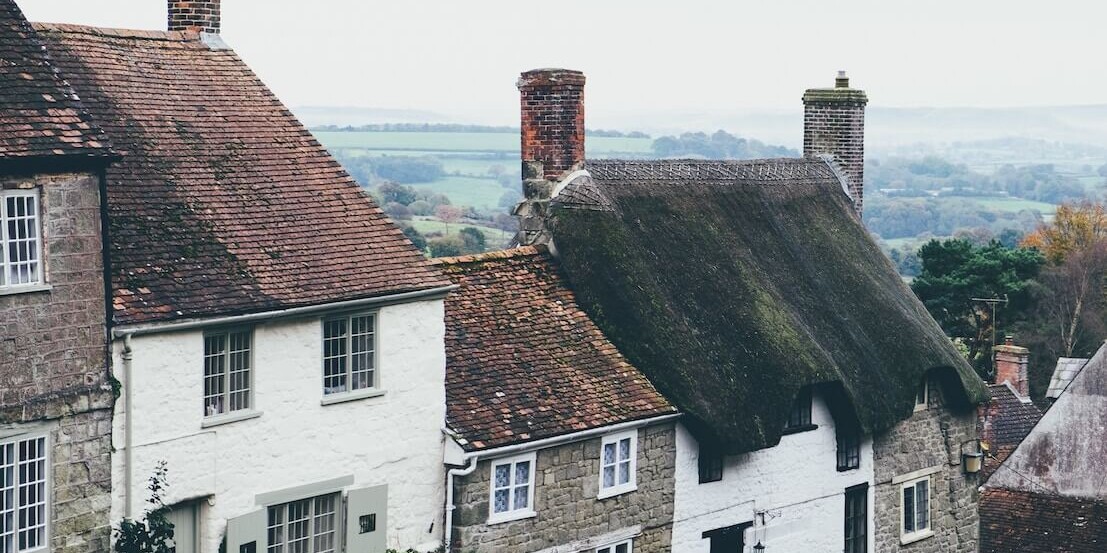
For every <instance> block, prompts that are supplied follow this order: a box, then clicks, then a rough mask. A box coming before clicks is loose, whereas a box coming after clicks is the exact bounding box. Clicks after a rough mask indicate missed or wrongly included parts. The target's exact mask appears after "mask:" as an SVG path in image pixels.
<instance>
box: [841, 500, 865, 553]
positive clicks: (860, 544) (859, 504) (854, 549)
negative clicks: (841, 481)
mask: <svg viewBox="0 0 1107 553" xmlns="http://www.w3.org/2000/svg"><path fill="white" fill-rule="evenodd" d="M845 522H846V528H845V535H846V544H845V545H846V546H845V553H868V550H869V549H868V548H869V538H868V534H869V487H868V485H864V484H862V485H860V486H855V487H852V488H848V489H847V490H846V521H845Z"/></svg>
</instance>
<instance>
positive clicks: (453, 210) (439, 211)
mask: <svg viewBox="0 0 1107 553" xmlns="http://www.w3.org/2000/svg"><path fill="white" fill-rule="evenodd" d="M462 213H464V212H463V211H462V209H461V208H460V207H457V206H453V205H440V206H438V207H436V208H434V216H435V217H437V218H438V220H439V221H442V222H443V223H446V234H449V233H450V223H456V222H458V221H460V220H461V214H462Z"/></svg>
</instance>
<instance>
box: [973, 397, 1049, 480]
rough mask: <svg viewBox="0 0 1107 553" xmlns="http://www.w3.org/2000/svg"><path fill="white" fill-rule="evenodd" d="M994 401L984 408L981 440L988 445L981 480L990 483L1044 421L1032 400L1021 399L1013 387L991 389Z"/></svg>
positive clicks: (990, 401)
mask: <svg viewBox="0 0 1107 553" xmlns="http://www.w3.org/2000/svg"><path fill="white" fill-rule="evenodd" d="M988 390H989V391H990V392H991V395H992V398H991V400H989V401H988V403H987V404H985V406H984V411H983V415H984V416H983V417H982V419H981V429H980V439H981V441H984V442H986V443H987V444H988V446H989V448H990V451H989V458H988V459H987V460H985V463H984V469H983V470H982V471H981V472H982V474H981V479H982V481H983V480H987V479H988V477H989V476H990V475H991V474H992V473H993V472H994V471H995V469H996V468H997V467H998V466H999V465H1000V464H1001V463H1003V461H1004V460H1005V459H1007V457H1008V456H1009V455H1010V454H1011V452H1013V451H1014V450H1015V448H1016V447H1018V445H1019V443H1021V442H1022V440H1023V438H1026V436H1027V434H1030V431H1031V430H1033V428H1034V425H1036V424H1038V421H1039V420H1041V418H1042V411H1041V409H1038V406H1036V405H1034V403H1033V402H1031V401H1030V399H1029V398H1020V397H1019V396H1018V394H1016V393H1015V391H1014V390H1013V389H1012V388H1011V385H1010V384H1007V383H1003V384H991V385H989V386H988Z"/></svg>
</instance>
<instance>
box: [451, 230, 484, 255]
mask: <svg viewBox="0 0 1107 553" xmlns="http://www.w3.org/2000/svg"><path fill="white" fill-rule="evenodd" d="M457 235H458V237H459V238H461V241H462V242H463V243H464V244H465V253H480V252H483V251H484V249H485V247H486V245H487V244H486V240H485V238H484V233H483V232H481V231H480V229H478V228H476V227H465V228H463V229H461V230H459V231H458V232H457Z"/></svg>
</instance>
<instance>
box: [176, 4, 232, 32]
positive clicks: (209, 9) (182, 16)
mask: <svg viewBox="0 0 1107 553" xmlns="http://www.w3.org/2000/svg"><path fill="white" fill-rule="evenodd" d="M219 19H220V15H219V0H207V1H204V2H198V1H195V0H169V30H170V31H198V32H202V33H218V32H219Z"/></svg>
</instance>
